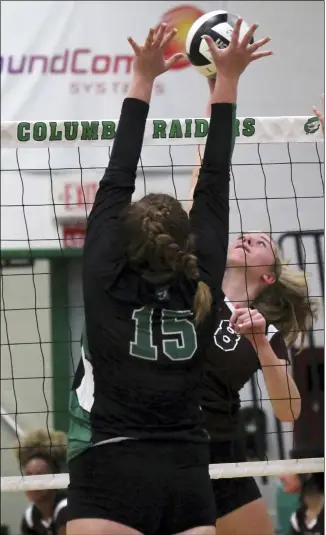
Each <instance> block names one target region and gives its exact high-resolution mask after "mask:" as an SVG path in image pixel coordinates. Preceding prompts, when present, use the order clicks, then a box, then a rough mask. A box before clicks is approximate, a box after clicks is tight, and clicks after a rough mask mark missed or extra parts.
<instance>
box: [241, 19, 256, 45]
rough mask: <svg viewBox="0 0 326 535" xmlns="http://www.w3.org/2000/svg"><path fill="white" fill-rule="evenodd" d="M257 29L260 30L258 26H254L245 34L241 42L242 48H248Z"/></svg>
mask: <svg viewBox="0 0 326 535" xmlns="http://www.w3.org/2000/svg"><path fill="white" fill-rule="evenodd" d="M257 28H258V24H252V25H251V26H250V28H249V30H248V31H247V33H246V34H245V36H244V38H243V39H242V41H241V44H240V46H241V48H247V46H248V45H249V43H250V41H251V39H252V38H253V36H254V34H255V31H256V30H257Z"/></svg>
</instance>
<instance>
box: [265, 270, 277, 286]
mask: <svg viewBox="0 0 326 535" xmlns="http://www.w3.org/2000/svg"><path fill="white" fill-rule="evenodd" d="M262 279H263V282H264V283H265V284H268V285H270V284H274V282H275V281H276V275H275V273H272V272H271V273H265V274H264V275H262Z"/></svg>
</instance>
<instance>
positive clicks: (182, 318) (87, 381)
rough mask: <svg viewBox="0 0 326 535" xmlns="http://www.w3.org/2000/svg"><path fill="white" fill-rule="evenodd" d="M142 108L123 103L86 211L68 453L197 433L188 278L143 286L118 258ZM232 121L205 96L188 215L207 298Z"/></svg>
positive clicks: (224, 237)
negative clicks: (202, 140) (204, 125)
mask: <svg viewBox="0 0 326 535" xmlns="http://www.w3.org/2000/svg"><path fill="white" fill-rule="evenodd" d="M148 109H149V106H148V105H147V104H146V103H144V102H142V101H140V100H137V99H130V98H129V99H128V98H127V99H126V100H125V101H124V104H123V107H122V112H121V117H120V121H119V125H118V129H117V133H116V138H115V142H114V146H113V149H112V154H111V158H110V162H109V166H108V168H107V169H106V171H105V174H104V177H103V179H102V180H101V182H100V187H99V190H98V192H97V194H96V199H95V203H94V206H93V209H92V211H91V214H90V216H89V219H88V225H87V232H86V239H85V245H84V257H83V294H84V306H85V324H86V330H85V335H84V339H83V345H82V359H81V362H80V365H79V369H78V371H77V373H76V377H75V381H74V385H73V392H72V395H71V400H70V412H71V425H70V431H69V458H71V457H72V456H74V455H76V454H78V453H79V452H80V451H82V450H83V449H85V448H87V447H88V446H89V445H91V444H93V445H94V444H98V443H101V442H105V441H108V440H121V439H126V438H133V439H137V438H147V439H181V440H198V441H202V440H207V433H206V432H205V431H204V429H203V426H202V422H201V420H202V416H201V414H200V407H199V397H198V396H199V394H198V384H199V382H200V374H201V371H202V363H203V358H204V356H205V353H204V351H203V350H204V347H205V345H206V346H207V344H208V343H209V341H210V339H211V336H212V334H213V331H214V323H215V318H214V314H213V312H212V313H211V314H209V315H208V317H207V318H206V320H205V321H204V322H203V323H202V324H201V325H200V327H199V328H198V329H196V328H195V326H194V321H193V310H192V309H193V299H194V295H195V292H196V289H197V283H195V281H189V280H187V279H186V278H185V277H184V276H180V277H179V278H178V279H177V280H175V281H174V282H172V283H171V284H170V285H169V286H162V287H160V286H155V285H151V284H149V283H148V282H146V281H145V280H144V279H143V278H142V277H141V276H139V274H137V273H136V272H134V271H133V270H132V269H131V268H130V267H129V265H128V263H127V259H126V252H125V247H124V239H123V228H122V222H121V220H120V218H119V215H120V213H121V211H122V210H123V209H124V208H125V207H126V206H128V204H129V203H130V202H131V197H132V194H133V192H134V183H135V176H136V169H137V164H138V160H139V157H140V152H141V147H142V141H143V135H144V129H145V123H146V118H147V113H148ZM233 119H234V106H233V105H231V104H213V106H212V117H211V121H210V127H209V133H208V137H207V143H206V149H205V154H204V158H203V164H202V168H201V172H200V175H199V180H198V184H197V186H196V189H195V192H194V203H193V207H192V210H191V212H190V215H189V217H190V225H191V229H192V232H193V234H194V236H195V254H196V256H197V259H198V269H199V275H200V279H201V280H203V281H204V282H206V283H207V284H208V285H209V287H210V289H211V292H212V296H213V301H214V303H216V302H217V301H218V300H219V299H220V298H221V284H222V280H223V275H224V270H225V264H226V254H227V246H228V232H229V225H228V223H229V181H230V156H231V148H232V147H231V145H232V127H233ZM217 139H218V140H219V143H218V144H216V140H217ZM212 244H214V247H212Z"/></svg>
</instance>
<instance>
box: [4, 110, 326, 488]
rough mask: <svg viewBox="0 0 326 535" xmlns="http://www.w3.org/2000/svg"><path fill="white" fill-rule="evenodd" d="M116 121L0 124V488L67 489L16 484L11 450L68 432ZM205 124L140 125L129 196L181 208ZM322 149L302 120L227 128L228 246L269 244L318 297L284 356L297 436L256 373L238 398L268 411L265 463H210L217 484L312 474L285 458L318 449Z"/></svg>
mask: <svg viewBox="0 0 326 535" xmlns="http://www.w3.org/2000/svg"><path fill="white" fill-rule="evenodd" d="M116 125H117V121H93V122H86V121H80V122H78V121H75V122H69V121H67V122H52V123H46V122H36V123H27V122H25V123H2V125H1V136H2V151H1V190H2V194H1V228H2V232H1V250H2V269H1V309H2V310H1V332H2V340H1V349H2V357H1V367H2V370H1V387H2V388H1V391H2V392H1V417H2V429H3V431H4V432H3V433H2V438H1V442H2V443H1V458H2V467H3V468H2V477H1V490H2V491H12V490H23V489H25V490H26V489H38V488H62V487H65V486H67V484H68V475H67V474H61V475H56V476H39V477H37V478H36V479H35V478H34V479H32V478H26V477H25V478H22V475H21V474H20V475H19V470H18V468H17V463H16V459H15V455H14V453H15V451H14V450H15V448H16V447H18V448H19V444H18V446H14V445H13V442H14V440H15V439H17V438H18V439H19V438H22V437H23V436H24V433H26V432H27V431H30V430H33V429H35V428H40V427H42V428H46V429H51V428H53V427H55V428H59V429H64V430H66V429H67V421H68V420H67V402H68V392H69V387H70V384H71V378H72V376H73V373H74V369H75V366H76V363H77V362H78V360H79V347H80V344H79V340H80V332H81V325H82V323H83V309H82V298H81V283H80V258H79V257H80V256H81V247H82V243H83V239H84V229H85V219H86V215H87V213H88V212H89V210H90V208H91V206H92V203H93V200H94V197H95V193H96V189H97V187H98V182H99V180H100V179H101V177H102V175H103V171H104V169H105V167H106V165H107V161H108V157H109V154H110V148H111V146H112V143H113V139H114V134H115V130H116ZM207 128H208V121H207V120H206V119H184V120H150V121H148V123H147V127H146V134H145V142H144V147H143V151H142V155H141V159H140V162H139V168H138V175H137V182H136V192H135V195H134V199H137V198H140V197H141V196H143V195H144V194H147V193H149V192H162V191H164V192H166V193H170V194H171V195H174V196H176V197H177V198H178V199H179V200H181V201H183V202H184V203H186V202H188V201H189V191H190V182H191V175H192V170H193V164H194V162H195V159H196V153H198V151H199V149H200V146H201V145H203V144H204V143H205V137H206V134H207ZM321 143H322V138H321V132H320V129H319V124H318V122H316V121H315V119H313V118H308V117H294V118H293V117H292V118H289V117H281V118H256V119H253V118H242V119H239V120H238V124H237V138H236V147H235V152H234V156H233V163H232V185H231V202H230V206H231V208H230V239H232V238H233V237H235V236H236V235H237V234H239V233H242V232H245V231H250V230H261V231H263V232H266V233H268V234H270V235H271V237H272V238H273V239H274V240H275V241H276V242H277V243H278V244H279V245H280V248H281V250H282V252H283V254H284V256H285V258H290V259H291V262H290V264H293V265H300V267H302V268H304V269H306V271H307V272H308V273H309V274H310V277H309V279H308V280H307V288H308V289H309V294H310V296H312V297H314V298H316V300H317V301H319V304H320V313H319V319H318V321H317V322H314V326H313V330H312V331H311V332H310V333H309V336H308V338H307V341H306V346H305V348H304V351H303V353H302V356H300V359H302V360H301V361H302V362H303V361H304V362H305V365H304V366H303V367H302V366H301V367H299V366H298V364H296V363H295V359H293V365H294V368H295V370H296V367H297V368H298V369H297V370H296V380H297V383H298V382H299V383H300V381H301V383H302V385H301V386H302V389H301V388H300V385H299V388H300V390H301V394H302V397H303V407H306V411H303V413H304V414H303V417H305V418H307V416H306V413H308V414H309V416H308V419H307V420H305V421H303V423H302V424H300V421H299V423H298V425H297V427H296V429H293V426H292V424H281V423H280V422H278V421H277V420H276V419H275V418H274V416H273V413H272V410H271V406H270V401H269V399H268V396H267V391H266V388H265V385H264V381H263V377H262V374H261V373H260V372H258V373H257V374H256V376H255V377H254V378H253V380H252V381H251V382H250V383H248V385H246V386H245V387H244V389H243V390H242V392H241V399H242V405H243V406H244V407H245V406H255V407H258V408H261V409H263V410H264V411H265V412H266V414H267V416H268V426H267V450H266V451H265V452H264V455H263V456H261V455H259V454H258V453H257V452H255V451H254V452H251V454H250V456H251V458H253V459H255V462H249V463H237V464H232V465H229V464H227V465H212V466H211V476H212V477H214V478H220V477H222V478H223V477H245V476H247V475H254V476H267V475H268V476H269V475H277V474H280V473H282V472H288V473H293V472H295V473H301V472H302V473H303V472H316V471H322V470H323V459H301V460H300V461H299V460H298V459H296V460H288V459H286V458H287V457H288V456H289V451H290V449H291V448H292V446H293V444H294V440H295V438H296V440H297V441H299V442H307V439H309V440H310V441H312V442H315V443H318V442H319V441H320V440H322V439H321V437H322V435H323V431H322V429H321V428H320V427H321V426H320V422H321V417H320V416H321V411H323V401H322V393H323V383H322V379H321V377H323V362H324V361H323V350H324V317H323V298H324V279H323V272H324V270H323V257H324V253H323V247H324V243H323V240H324V230H323V229H324V200H323V198H324V179H323V147H322V145H321ZM302 368H304V371H302ZM307 370H308V371H307ZM300 374H301V375H302V374H303V375H304V377H303V376H302V377H303V378H302V377H301V375H300ZM306 383H308V386H307V384H306ZM309 411H310V412H309ZM301 418H302V417H301ZM322 420H323V418H322ZM307 422H308V423H309V425H308V426H307ZM256 460H258V461H260V462H256ZM33 477H34V476H33Z"/></svg>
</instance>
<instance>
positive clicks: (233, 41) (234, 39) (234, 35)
mask: <svg viewBox="0 0 326 535" xmlns="http://www.w3.org/2000/svg"><path fill="white" fill-rule="evenodd" d="M242 22H243V19H241V18H239V19H238V20H237V22H236V23H235V25H234V28H233V32H232V37H231V41H230V45H229V46H230V47H231V48H236V47H237V46H238V44H239V38H240V29H241V24H242Z"/></svg>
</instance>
